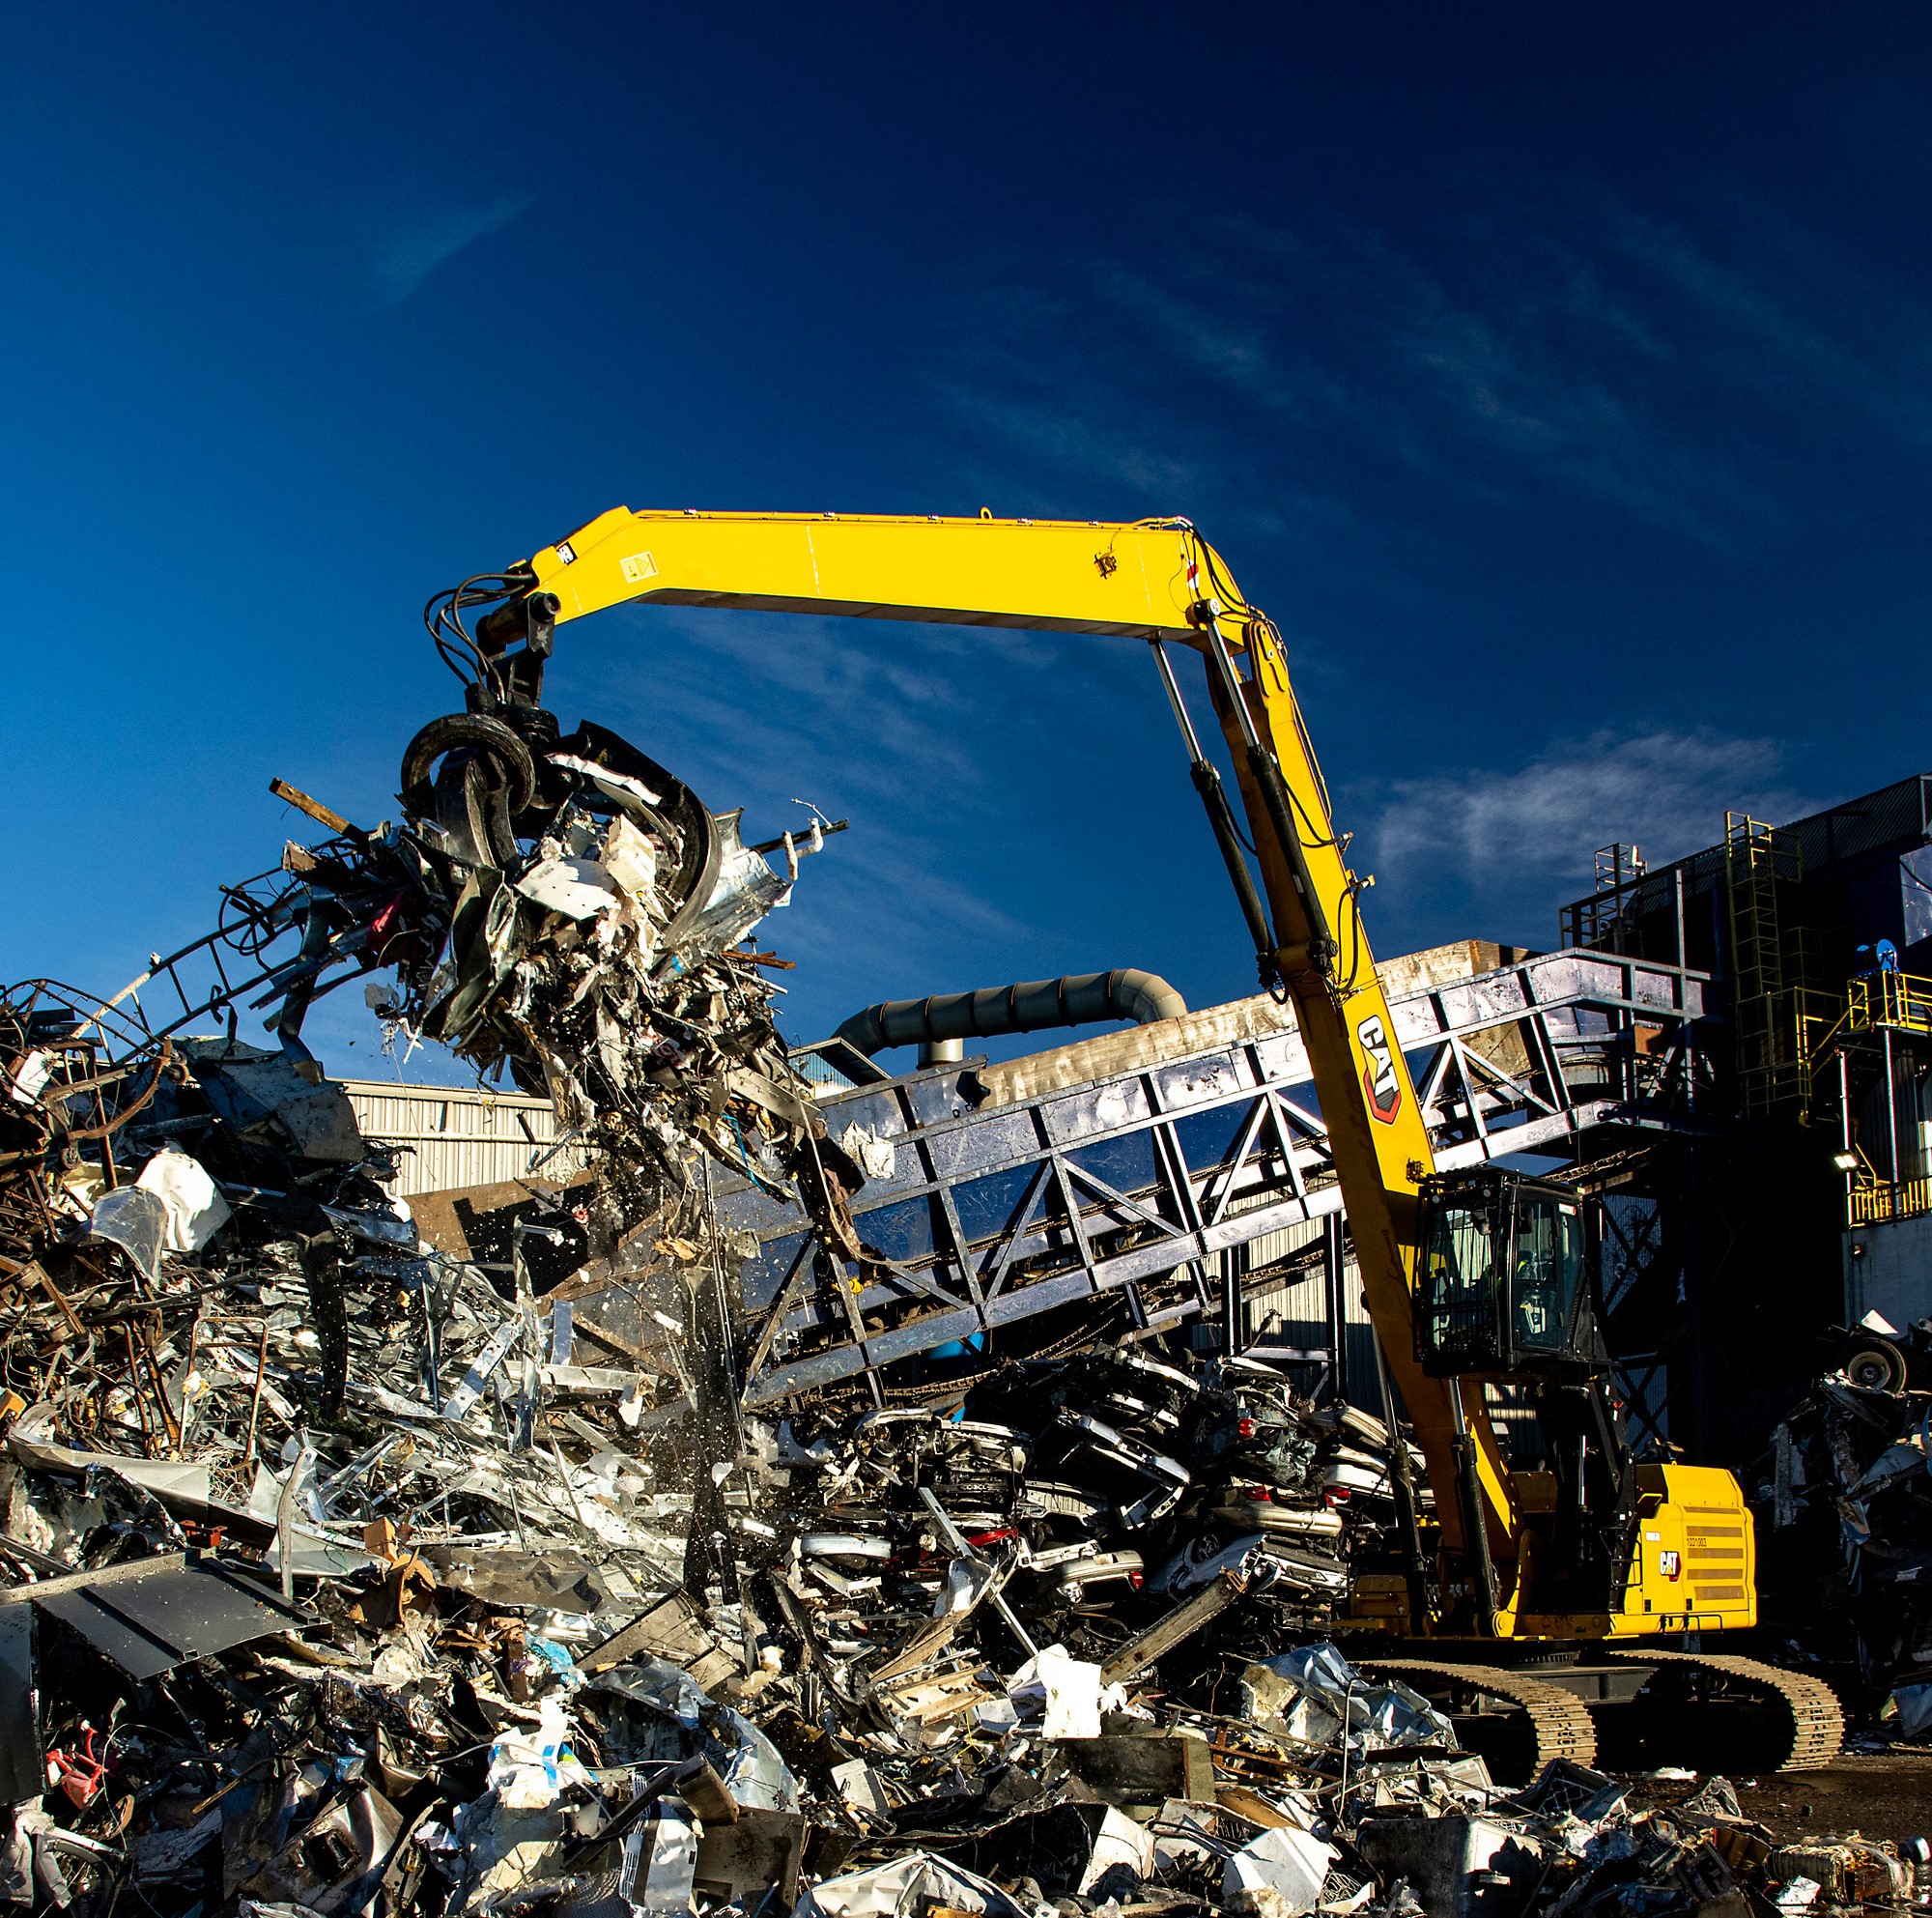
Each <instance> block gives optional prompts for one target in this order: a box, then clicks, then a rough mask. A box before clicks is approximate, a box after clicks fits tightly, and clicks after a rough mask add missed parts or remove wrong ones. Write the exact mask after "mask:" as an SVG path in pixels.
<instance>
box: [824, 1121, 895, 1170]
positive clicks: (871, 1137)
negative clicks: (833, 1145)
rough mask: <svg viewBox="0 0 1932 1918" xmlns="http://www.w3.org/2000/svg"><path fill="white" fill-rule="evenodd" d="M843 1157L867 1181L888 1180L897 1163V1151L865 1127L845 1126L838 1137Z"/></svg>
mask: <svg viewBox="0 0 1932 1918" xmlns="http://www.w3.org/2000/svg"><path fill="white" fill-rule="evenodd" d="M838 1144H839V1147H840V1149H841V1150H842V1151H843V1152H844V1154H845V1156H846V1157H847V1158H848V1159H851V1160H852V1162H853V1163H854V1164H855V1165H857V1166H858V1168H859V1170H860V1171H861V1172H863V1173H864V1174H865V1175H866V1177H867V1179H890V1178H891V1177H892V1176H893V1168H894V1167H895V1165H896V1164H897V1163H898V1149H897V1148H896V1147H895V1145H894V1144H893V1142H892V1140H891V1139H883V1138H881V1137H880V1136H879V1135H878V1133H877V1132H875V1131H872V1130H871V1129H870V1128H869V1127H867V1126H847V1127H846V1128H845V1130H844V1131H843V1132H841V1133H840V1134H839V1136H838Z"/></svg>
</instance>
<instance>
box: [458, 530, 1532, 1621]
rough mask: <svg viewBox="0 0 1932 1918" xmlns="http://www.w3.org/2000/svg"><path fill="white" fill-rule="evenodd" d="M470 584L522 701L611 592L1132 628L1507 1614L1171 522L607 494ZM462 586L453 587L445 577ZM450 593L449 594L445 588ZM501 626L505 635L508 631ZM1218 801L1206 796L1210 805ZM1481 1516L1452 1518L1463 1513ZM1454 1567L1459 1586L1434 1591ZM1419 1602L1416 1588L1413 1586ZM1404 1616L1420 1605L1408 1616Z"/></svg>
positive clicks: (1289, 892) (1290, 870) (1354, 1051)
mask: <svg viewBox="0 0 1932 1918" xmlns="http://www.w3.org/2000/svg"><path fill="white" fill-rule="evenodd" d="M498 577H499V578H500V581H501V582H502V587H501V588H500V589H499V588H497V584H496V582H495V581H493V582H491V583H490V588H489V589H488V590H487V591H479V592H478V594H477V595H476V600H475V602H474V603H482V601H483V600H485V599H486V598H498V599H500V601H501V603H500V604H499V605H498V607H497V611H495V612H493V613H491V614H490V615H487V616H485V617H484V618H482V619H480V620H479V621H478V622H477V628H476V644H477V645H478V648H479V650H480V652H481V654H482V660H483V664H484V667H485V671H486V673H487V674H488V676H489V679H490V681H491V683H492V684H494V686H495V687H496V690H497V695H498V696H499V697H501V698H502V699H503V700H504V701H506V702H514V701H517V700H518V699H519V697H520V696H521V697H522V698H523V699H524V700H525V701H526V702H527V703H534V701H535V694H534V690H533V689H534V688H535V687H538V686H540V684H541V673H542V661H543V658H544V657H545V656H546V655H547V654H548V652H549V650H550V646H551V642H552V635H553V632H554V627H555V626H556V625H558V624H561V623H562V622H564V621H566V620H570V619H576V618H581V617H582V616H584V615H588V614H592V613H597V612H601V611H603V610H604V609H605V608H608V607H611V606H617V605H621V604H624V603H626V602H632V601H635V602H651V603H655V604H660V605H672V606H723V607H737V608H749V609H754V610H763V611H775V612H786V613H817V614H838V615H845V616H849V617H854V618H874V619H911V620H924V621H937V622H943V623H952V624H960V625H982V626H1009V627H1025V628H1031V629H1035V630H1043V631H1048V632H1065V633H1093V634H1098V635H1104V636H1109V637H1114V638H1122V639H1138V640H1142V641H1146V642H1149V643H1151V645H1152V648H1153V651H1154V654H1155V658H1156V661H1157V663H1158V665H1159V667H1160V671H1161V676H1162V680H1163V683H1164V685H1165V686H1166V689H1167V692H1168V695H1169V698H1170V700H1171V701H1172V702H1173V705H1174V709H1175V714H1176V717H1177V719H1178V720H1179V724H1180V727H1181V730H1182V734H1183V737H1184V738H1185V740H1186V743H1187V746H1188V750H1189V756H1190V759H1191V760H1192V763H1193V771H1194V780H1195V784H1196V786H1197V787H1198V788H1200V790H1201V791H1202V796H1203V798H1204V800H1205V801H1207V802H1208V813H1209V817H1210V821H1211V822H1213V823H1214V825H1215V829H1216V834H1217V838H1218V839H1219V841H1220V844H1221V849H1222V853H1223V856H1224V859H1226V860H1227V862H1228V865H1229V871H1230V874H1231V876H1232V877H1233V878H1234V880H1235V883H1236V890H1237V893H1238V894H1239V895H1240V896H1241V899H1242V903H1243V909H1244V911H1245V913H1246V916H1247V919H1248V924H1249V930H1250V932H1251V933H1252V934H1253V935H1254V937H1255V939H1256V943H1257V948H1258V958H1259V960H1260V964H1261V968H1262V974H1263V978H1264V983H1266V984H1268V985H1269V986H1270V987H1274V988H1278V989H1280V990H1282V991H1284V992H1285V993H1286V995H1287V996H1288V997H1289V998H1290V999H1291V1000H1292V1001H1293V1005H1294V1009H1295V1014H1296V1016H1297V1018H1298V1020H1299V1023H1300V1030H1301V1035H1302V1040H1303V1043H1304V1044H1305V1045H1306V1046H1307V1049H1308V1056H1309V1061H1310V1064H1311V1067H1312V1069H1313V1072H1314V1077H1315V1084H1316V1088H1317V1092H1318V1095H1319V1097H1320V1100H1321V1120H1322V1123H1323V1124H1324V1125H1325V1126H1326V1127H1327V1129H1328V1133H1329V1138H1330V1142H1331V1146H1332V1150H1333V1155H1334V1161H1335V1165H1336V1169H1337V1172H1338V1175H1339V1178H1340V1183H1341V1187H1342V1195H1343V1199H1344V1202H1345V1204H1346V1206H1347V1210H1348V1216H1349V1221H1350V1227H1351V1229H1352V1232H1353V1235H1354V1243H1355V1253H1356V1258H1357V1261H1358V1264H1359V1267H1360V1271H1361V1275H1362V1283H1363V1287H1364V1290H1365V1292H1366V1295H1367V1302H1368V1307H1369V1312H1370V1315H1371V1317H1372V1319H1373V1321H1374V1324H1375V1329H1376V1333H1377V1336H1378V1341H1379V1344H1380V1347H1381V1350H1382V1352H1383V1354H1384V1355H1385V1361H1386V1364H1387V1366H1388V1370H1389V1372H1390V1374H1391V1375H1392V1377H1393V1380H1394V1383H1395V1384H1396V1386H1397V1387H1398V1388H1399V1389H1400V1391H1401V1394H1402V1399H1403V1403H1404V1405H1405V1406H1406V1409H1407V1412H1408V1415H1409V1417H1410V1419H1411V1420H1412V1422H1413V1425H1414V1428H1415V1432H1416V1437H1417V1440H1418V1443H1419V1444H1420V1446H1421V1448H1422V1451H1423V1454H1424V1458H1425V1461H1426V1465H1427V1470H1428V1474H1429V1479H1430V1483H1431V1485H1432V1486H1433V1487H1434V1488H1435V1494H1436V1498H1435V1507H1436V1512H1437V1515H1438V1519H1439V1522H1440V1524H1441V1528H1442V1544H1443V1548H1444V1562H1445V1565H1446V1566H1447V1567H1449V1568H1450V1578H1449V1582H1450V1585H1451V1587H1452V1590H1451V1591H1450V1592H1449V1593H1447V1594H1445V1596H1448V1597H1450V1598H1451V1600H1452V1602H1454V1601H1456V1600H1457V1599H1458V1598H1459V1597H1460V1601H1461V1602H1460V1605H1459V1609H1461V1610H1463V1612H1464V1614H1465V1616H1468V1617H1471V1619H1472V1621H1473V1623H1474V1625H1475V1629H1477V1630H1478V1631H1481V1632H1492V1631H1495V1630H1498V1629H1505V1628H1506V1627H1504V1626H1503V1625H1502V1624H1501V1621H1500V1620H1499V1619H1498V1618H1497V1617H1494V1616H1492V1614H1491V1612H1490V1611H1489V1609H1488V1608H1487V1607H1486V1606H1485V1605H1482V1604H1478V1603H1476V1602H1475V1595H1476V1594H1479V1593H1480V1592H1481V1591H1482V1590H1483V1588H1484V1587H1486V1586H1488V1585H1489V1584H1490V1583H1491V1581H1490V1579H1489V1577H1488V1575H1487V1574H1485V1575H1484V1576H1483V1577H1481V1578H1480V1579H1479V1578H1478V1577H1477V1576H1476V1573H1477V1570H1478V1568H1479V1566H1480V1564H1481V1563H1482V1562H1484V1561H1487V1560H1489V1558H1490V1555H1491V1553H1492V1552H1494V1553H1495V1555H1496V1556H1497V1557H1499V1558H1502V1559H1505V1560H1507V1559H1508V1558H1510V1557H1512V1556H1513V1553H1514V1541H1515V1536H1516V1523H1515V1516H1514V1511H1513V1506H1512V1501H1511V1498H1510V1492H1509V1480H1508V1472H1507V1468H1506V1465H1505V1463H1504V1461H1503V1458H1502V1456H1501V1453H1500V1451H1499V1449H1498V1447H1497V1445H1496V1442H1495V1438H1494V1435H1493V1432H1492V1428H1491V1425H1490V1421H1489V1417H1488V1414H1487V1411H1486V1410H1485V1408H1484V1406H1483V1403H1482V1400H1481V1395H1480V1388H1478V1390H1477V1393H1476V1398H1475V1403H1473V1404H1470V1405H1464V1404H1463V1400H1462V1397H1461V1393H1460V1390H1459V1387H1458V1383H1457V1381H1456V1380H1454V1379H1438V1378H1432V1377H1429V1376H1427V1375H1426V1374H1425V1373H1424V1372H1423V1370H1422V1368H1421V1366H1420V1365H1419V1364H1418V1362H1417V1360H1416V1356H1415V1353H1416V1345H1415V1337H1414V1318H1413V1306H1412V1300H1411V1290H1410V1288H1411V1283H1412V1275H1413V1274H1414V1271H1415V1260H1416V1236H1417V1218H1418V1202H1417V1193H1418V1188H1419V1186H1420V1184H1421V1181H1422V1180H1423V1179H1424V1177H1425V1176H1426V1175H1427V1174H1428V1173H1429V1172H1430V1171H1431V1170H1432V1159H1431V1155H1430V1144H1429V1137H1428V1132H1427V1130H1426V1129H1425V1127H1424V1124H1423V1120H1422V1115H1421V1112H1420V1110H1419V1109H1418V1105H1417V1101H1416V1096H1415V1089H1414V1086H1413V1084H1412V1083H1411V1080H1410V1076H1409V1072H1408V1067H1407V1064H1406V1061H1405V1059H1404V1057H1403V1053H1402V1048H1401V1045H1400V1044H1399V1039H1398V1035H1397V1033H1396V1030H1395V1024H1394V1020H1393V1018H1392V1016H1391V1014H1390V1010H1389V1005H1388V1001H1387V999H1386V998H1385V996H1384V995H1383V992H1382V988H1381V987H1380V985H1379V984H1378V980H1377V977H1376V968H1375V960H1374V957H1373V955H1372V953H1371V951H1370V948H1369V942H1368V936H1367V933H1366V932H1365V930H1364V929H1363V926H1362V919H1361V913H1360V910H1359V906H1358V897H1359V893H1360V891H1361V889H1362V882H1361V881H1360V880H1359V879H1358V878H1357V876H1356V874H1355V873H1352V872H1351V871H1350V868H1349V865H1348V860H1347V856H1346V855H1347V840H1346V838H1344V837H1343V836H1342V835H1340V834H1338V833H1337V832H1336V830H1335V827H1334V823H1333V820H1332V818H1331V816H1330V811H1329V804H1328V794H1327V789H1326V787H1325V785H1324V783H1323V781H1322V778H1321V771H1320V769H1319V767H1318V765H1317V763H1316V759H1315V755H1314V752H1313V750H1312V748H1311V747H1310V745H1309V742H1308V737H1307V733H1306V730H1305V729H1304V728H1303V725H1302V721H1301V715H1300V711H1299V708H1298V707H1297V705H1296V702H1295V698H1294V692H1293V686H1292V685H1291V683H1290V679H1289V672H1288V661H1287V658H1286V655H1285V653H1284V651H1283V647H1282V643H1281V638H1280V635H1279V633H1278V632H1277V630H1276V629H1275V627H1274V625H1273V624H1272V622H1271V621H1269V620H1268V619H1267V618H1266V617H1265V616H1264V615H1262V614H1261V613H1260V612H1259V611H1258V610H1257V609H1256V608H1254V607H1252V606H1250V605H1249V604H1248V603H1247V602H1246V601H1245V600H1244V599H1243V598H1242V596H1241V594H1240V592H1239V590H1238V588H1237V587H1236V584H1235V582H1234V579H1233V576H1232V574H1231V573H1230V571H1229V569H1228V566H1227V564H1226V562H1225V561H1224V560H1223V559H1222V558H1220V556H1219V555H1218V554H1217V553H1215V552H1214V550H1213V549H1212V548H1211V547H1210V546H1209V545H1208V543H1207V541H1206V540H1204V539H1203V538H1202V537H1201V536H1200V535H1199V533H1197V532H1196V531H1195V530H1194V529H1193V527H1192V526H1191V525H1190V524H1189V523H1188V522H1186V521H1185V520H1147V521H1139V522H1135V523H1132V524H1106V523H1102V522H1099V521H1068V520H1037V521H1036V520H995V519H991V518H988V517H981V518H980V519H946V518H939V517H930V518H895V517H883V516H877V517H875V516H848V515H843V514H837V513H816V514H806V513H790V514H785V513H700V512H640V513H639V512H632V511H630V510H628V509H627V508H623V507H619V508H616V509H615V510H613V511H611V512H608V513H605V514H603V515H601V516H600V517H599V518H597V519H595V520H592V521H591V522H590V523H589V525H587V526H585V527H582V529H580V530H578V531H576V532H574V533H572V534H571V535H570V536H569V537H568V538H566V539H560V540H558V541H557V542H556V543H555V544H554V546H547V547H545V548H544V549H543V550H542V551H541V552H539V553H537V554H536V555H535V556H534V557H533V558H530V559H529V560H528V561H526V562H524V563H522V564H520V565H519V566H517V567H514V568H512V569H511V570H510V572H509V573H507V574H504V575H501V576H498ZM463 590H464V589H463V588H459V589H458V591H459V593H460V592H462V591H463ZM465 603H471V602H465ZM519 643H521V644H519ZM1170 644H1179V645H1184V646H1187V647H1189V648H1191V649H1193V650H1194V651H1196V652H1199V653H1200V654H1202V655H1203V657H1204V660H1205V662H1206V665H1207V670H1208V687H1209V691H1210V696H1211V698H1212V701H1213V704H1214V708H1215V713H1216V717H1217V719H1218V721H1219V723H1220V726H1221V729H1222V731H1223V733H1224V735H1225V737H1226V740H1227V743H1228V747H1229V750H1230V752H1231V753H1232V755H1233V759H1234V763H1235V766H1236V777H1237V780H1238V783H1239V787H1240V794H1241V800H1242V807H1243V811H1244V812H1245V814H1246V816H1247V819H1248V823H1249V828H1250V832H1251V835H1252V844H1253V845H1254V847H1255V849H1256V851H1257V853H1258V855H1259V861H1260V866H1261V874H1262V882H1263V889H1264V892H1265V903H1263V902H1262V901H1261V900H1260V899H1259V898H1258V897H1257V896H1256V891H1255V888H1254V885H1253V882H1252V879H1251V878H1250V877H1249V875H1248V868H1247V866H1246V864H1245V860H1244V858H1243V855H1242V853H1241V851H1240V849H1239V845H1238V844H1237V841H1236V837H1235V835H1234V832H1233V828H1232V820H1231V819H1229V818H1228V816H1227V802H1226V800H1225V798H1224V797H1222V796H1221V794H1220V779H1219V775H1218V773H1217V772H1216V771H1215V769H1214V767H1213V764H1212V762H1211V760H1210V759H1208V755H1207V754H1206V753H1205V752H1204V751H1203V750H1202V748H1201V746H1200V743H1199V740H1198V737H1197V735H1196V733H1195V730H1194V727H1193V723H1192V719H1191V716H1190V715H1189V713H1188V711H1187V707H1186V704H1185V701H1184V699H1183V698H1182V695H1181V691H1180V687H1179V682H1178V681H1177V679H1176V678H1175V676H1174V673H1173V672H1172V668H1171V664H1170V662H1169V660H1168V658H1167V655H1166V652H1165V648H1166V647H1167V646H1168V645H1170ZM1217 807H1218V811H1217ZM1476 1513H1480V1515H1481V1516H1480V1521H1479V1522H1478V1523H1476V1524H1474V1525H1472V1523H1471V1515H1472V1514H1476ZM1459 1581H1460V1582H1461V1585H1462V1587H1463V1589H1462V1590H1461V1592H1460V1594H1459V1593H1458V1592H1457V1591H1455V1590H1454V1589H1453V1588H1455V1587H1456V1586H1457V1585H1458V1583H1459ZM1414 1599H1415V1601H1416V1607H1415V1608H1414V1609H1419V1600H1420V1593H1419V1592H1418V1593H1415V1594H1414ZM1418 1622H1419V1621H1418Z"/></svg>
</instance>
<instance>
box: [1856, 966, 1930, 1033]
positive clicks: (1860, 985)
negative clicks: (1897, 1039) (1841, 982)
mask: <svg viewBox="0 0 1932 1918" xmlns="http://www.w3.org/2000/svg"><path fill="white" fill-rule="evenodd" d="M1845 1023H1846V1025H1847V1026H1848V1027H1849V1028H1850V1029H1851V1030H1852V1031H1853V1032H1876V1031H1878V1030H1879V1029H1880V1028H1881V1027H1884V1026H1890V1027H1892V1028H1893V1029H1894V1030H1896V1031H1900V1032H1922V1033H1928V1034H1932V979H1916V978H1914V977H1913V975H1912V974H1911V973H1909V972H1868V973H1865V974H1864V975H1863V976H1862V977H1861V978H1859V979H1854V980H1853V981H1852V982H1851V983H1850V985H1849V986H1848V987H1847V988H1846V1006H1845Z"/></svg>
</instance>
